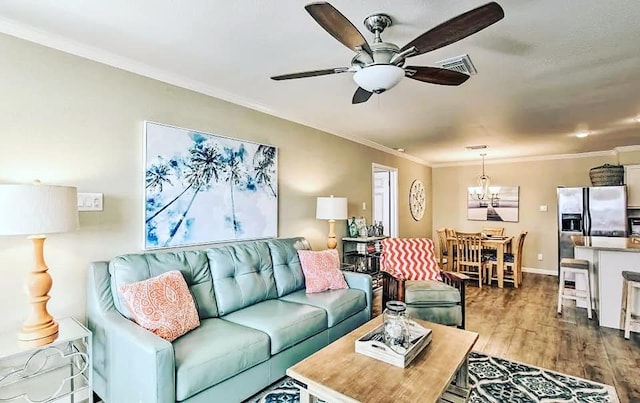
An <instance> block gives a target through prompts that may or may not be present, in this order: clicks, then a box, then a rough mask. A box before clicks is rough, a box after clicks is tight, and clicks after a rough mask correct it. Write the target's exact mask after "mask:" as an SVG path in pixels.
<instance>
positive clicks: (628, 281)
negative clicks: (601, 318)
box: [622, 270, 640, 340]
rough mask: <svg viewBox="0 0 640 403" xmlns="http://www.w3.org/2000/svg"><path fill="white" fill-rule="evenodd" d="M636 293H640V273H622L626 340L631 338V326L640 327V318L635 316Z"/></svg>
mask: <svg viewBox="0 0 640 403" xmlns="http://www.w3.org/2000/svg"><path fill="white" fill-rule="evenodd" d="M636 292H640V272H634V271H626V270H625V271H623V272H622V317H623V318H624V338H625V339H627V340H628V339H629V337H630V336H631V326H632V325H640V318H638V316H636V315H634V314H633V313H632V312H631V311H632V310H633V301H634V299H635V295H636Z"/></svg>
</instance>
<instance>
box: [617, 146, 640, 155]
mask: <svg viewBox="0 0 640 403" xmlns="http://www.w3.org/2000/svg"><path fill="white" fill-rule="evenodd" d="M614 150H615V151H616V152H618V153H628V152H632V151H640V145H637V146H620V147H616V148H614Z"/></svg>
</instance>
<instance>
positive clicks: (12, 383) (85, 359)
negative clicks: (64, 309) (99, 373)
mask: <svg viewBox="0 0 640 403" xmlns="http://www.w3.org/2000/svg"><path fill="white" fill-rule="evenodd" d="M58 325H59V330H58V338H57V339H56V340H55V341H54V342H52V343H50V344H46V345H43V346H38V347H33V348H28V349H24V348H22V347H20V346H19V345H18V340H17V336H16V332H15V331H14V332H5V333H2V334H0V402H9V401H11V402H57V401H60V402H62V401H64V402H71V403H75V402H80V401H83V402H89V403H92V402H93V393H92V386H93V384H92V375H91V372H92V371H91V331H90V330H89V329H87V328H86V327H84V326H83V325H82V324H81V323H80V322H78V321H77V320H75V319H73V318H64V319H61V320H59V321H58Z"/></svg>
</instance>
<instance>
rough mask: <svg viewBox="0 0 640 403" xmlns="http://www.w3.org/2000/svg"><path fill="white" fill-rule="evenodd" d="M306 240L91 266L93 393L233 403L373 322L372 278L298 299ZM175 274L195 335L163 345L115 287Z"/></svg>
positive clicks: (149, 402) (147, 402)
mask: <svg viewBox="0 0 640 403" xmlns="http://www.w3.org/2000/svg"><path fill="white" fill-rule="evenodd" d="M298 249H309V243H308V242H307V241H306V240H305V239H304V238H289V239H271V240H264V241H252V242H245V243H234V244H228V245H224V246H220V247H217V248H210V249H203V250H190V251H181V252H156V253H140V254H129V255H123V256H118V257H116V258H114V259H112V260H111V261H109V262H93V263H91V265H90V267H89V273H88V280H87V284H88V290H87V322H88V327H89V328H90V329H91V331H92V332H93V342H92V357H93V363H92V366H93V372H92V375H93V385H94V391H95V393H96V394H97V395H99V396H100V397H101V398H102V400H104V401H106V402H108V403H111V402H113V403H121V402H142V403H155V402H209V403H210V402H240V401H242V400H243V399H246V398H248V397H250V396H251V395H253V394H255V393H256V392H258V391H260V390H261V389H263V388H265V387H267V386H268V385H270V384H271V383H273V382H275V381H276V380H278V379H280V378H281V377H283V376H284V375H285V371H286V369H287V368H288V367H290V366H292V365H293V364H295V363H297V362H298V361H300V360H302V359H304V358H305V357H307V356H309V355H310V354H312V353H314V352H315V351H317V350H319V349H321V348H322V347H324V346H326V345H328V344H329V343H331V342H333V341H334V340H336V339H338V338H340V337H342V336H343V335H345V334H346V333H348V332H350V331H351V330H353V329H355V328H357V327H358V326H360V325H361V324H363V323H365V322H367V321H368V320H369V319H370V318H371V302H372V290H371V278H370V277H369V276H367V275H364V274H360V273H352V272H345V279H346V281H347V284H348V285H349V289H344V290H330V291H325V292H321V293H315V294H306V292H305V288H304V287H305V282H304V275H303V272H302V269H301V267H300V261H299V259H298V254H297V250H298ZM169 270H180V271H181V272H182V274H183V276H184V278H185V280H186V282H187V285H188V286H189V289H190V291H191V294H192V295H193V297H194V300H195V302H196V307H197V310H198V315H199V318H200V326H199V327H198V328H196V329H194V330H191V331H190V332H188V333H187V334H185V335H183V336H181V337H179V338H178V339H176V340H174V341H173V342H168V341H166V340H164V339H162V338H160V337H158V336H156V335H155V334H153V333H151V332H149V331H147V330H146V329H144V328H142V327H140V326H138V325H137V324H136V323H135V322H134V321H133V320H132V319H131V316H130V313H129V312H128V310H127V308H126V306H125V304H124V302H123V301H122V299H121V296H120V294H119V293H118V292H117V290H118V289H119V287H120V286H121V285H122V284H128V283H133V282H137V281H141V280H144V279H147V278H150V277H153V276H156V275H159V274H161V273H164V272H167V271H169Z"/></svg>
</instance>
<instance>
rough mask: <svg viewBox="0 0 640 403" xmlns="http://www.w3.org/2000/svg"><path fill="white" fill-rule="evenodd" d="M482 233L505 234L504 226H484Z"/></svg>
mask: <svg viewBox="0 0 640 403" xmlns="http://www.w3.org/2000/svg"><path fill="white" fill-rule="evenodd" d="M482 233H483V234H485V235H491V236H494V235H495V236H503V235H504V227H484V228H482Z"/></svg>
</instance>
